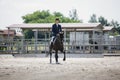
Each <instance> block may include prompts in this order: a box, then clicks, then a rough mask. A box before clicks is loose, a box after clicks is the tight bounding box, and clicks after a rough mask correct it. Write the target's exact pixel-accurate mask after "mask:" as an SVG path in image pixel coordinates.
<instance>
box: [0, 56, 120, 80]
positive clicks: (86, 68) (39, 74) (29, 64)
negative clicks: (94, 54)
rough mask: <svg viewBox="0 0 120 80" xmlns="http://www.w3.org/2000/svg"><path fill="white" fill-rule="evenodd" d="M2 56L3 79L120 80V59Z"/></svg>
mask: <svg viewBox="0 0 120 80" xmlns="http://www.w3.org/2000/svg"><path fill="white" fill-rule="evenodd" d="M54 62H55V61H54V59H53V64H49V58H6V57H0V80H120V57H105V58H68V59H67V61H65V62H63V61H62V58H60V59H59V62H60V63H61V64H55V63H54Z"/></svg>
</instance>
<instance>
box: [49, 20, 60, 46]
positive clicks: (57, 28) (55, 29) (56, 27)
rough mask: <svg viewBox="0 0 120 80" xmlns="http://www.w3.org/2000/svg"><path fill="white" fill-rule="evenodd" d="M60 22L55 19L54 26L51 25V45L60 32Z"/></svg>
mask: <svg viewBox="0 0 120 80" xmlns="http://www.w3.org/2000/svg"><path fill="white" fill-rule="evenodd" d="M59 22H60V20H59V18H56V19H55V24H53V25H52V39H51V45H52V44H53V41H54V39H55V37H56V35H57V34H59V33H60V32H62V28H61V25H60V24H59Z"/></svg>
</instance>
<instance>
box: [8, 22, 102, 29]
mask: <svg viewBox="0 0 120 80" xmlns="http://www.w3.org/2000/svg"><path fill="white" fill-rule="evenodd" d="M60 24H61V25H62V28H66V29H67V28H68V29H73V28H76V29H81V28H84V29H85V28H95V27H97V26H100V25H101V24H100V23H60ZM52 25H53V23H40V24H34V23H33V24H12V25H10V26H7V28H21V29H51V26H52Z"/></svg>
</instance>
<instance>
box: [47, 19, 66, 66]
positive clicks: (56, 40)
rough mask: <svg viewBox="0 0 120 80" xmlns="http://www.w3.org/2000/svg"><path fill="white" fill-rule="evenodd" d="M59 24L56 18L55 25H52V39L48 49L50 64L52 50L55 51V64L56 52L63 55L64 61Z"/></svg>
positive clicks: (61, 33)
mask: <svg viewBox="0 0 120 80" xmlns="http://www.w3.org/2000/svg"><path fill="white" fill-rule="evenodd" d="M59 22H60V20H59V18H56V19H55V24H53V25H52V39H51V42H50V47H49V54H50V63H52V50H55V60H56V63H57V64H58V50H59V51H61V52H62V53H64V58H63V60H64V61H65V59H66V56H65V51H64V47H63V32H62V28H61V25H60V24H59Z"/></svg>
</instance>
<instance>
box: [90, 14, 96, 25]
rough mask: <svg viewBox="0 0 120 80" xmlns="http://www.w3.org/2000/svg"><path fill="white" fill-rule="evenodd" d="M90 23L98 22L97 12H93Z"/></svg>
mask: <svg viewBox="0 0 120 80" xmlns="http://www.w3.org/2000/svg"><path fill="white" fill-rule="evenodd" d="M88 22H89V23H97V18H96V14H93V15H92V16H91V17H90V20H89V21H88Z"/></svg>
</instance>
